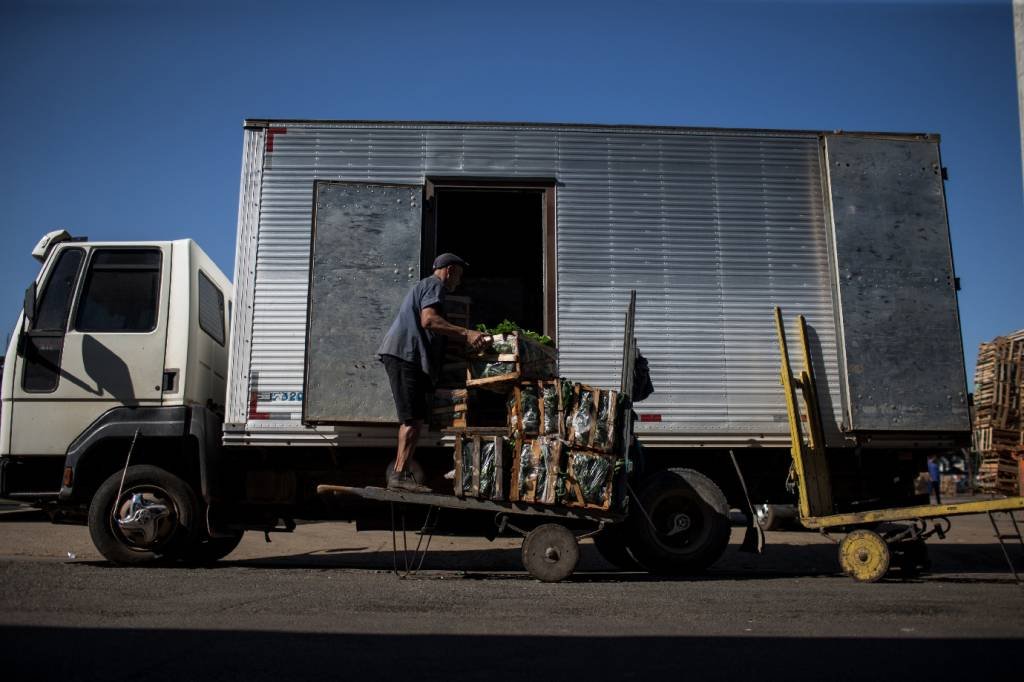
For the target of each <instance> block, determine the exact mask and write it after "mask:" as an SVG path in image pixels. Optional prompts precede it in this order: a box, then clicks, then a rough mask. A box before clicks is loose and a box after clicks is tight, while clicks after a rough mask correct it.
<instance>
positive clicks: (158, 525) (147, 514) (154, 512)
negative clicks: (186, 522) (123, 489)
mask: <svg viewBox="0 0 1024 682" xmlns="http://www.w3.org/2000/svg"><path fill="white" fill-rule="evenodd" d="M161 492H163V491H156V490H150V491H145V492H135V491H129V492H127V493H126V494H125V495H123V496H122V497H121V499H120V501H119V504H118V505H117V507H115V514H114V522H115V523H116V525H117V528H118V530H120V531H121V534H122V535H123V536H124V537H125V539H126V540H128V542H130V543H131V544H133V545H136V546H139V547H151V546H153V545H155V544H158V543H160V542H162V541H163V540H166V539H167V537H168V536H169V535H170V534H171V532H172V531H173V530H174V519H173V518H172V517H173V516H174V511H173V506H172V505H171V503H170V502H169V501H168V500H167V499H166V498H164V497H163V496H162V495H161V494H160V493H161Z"/></svg>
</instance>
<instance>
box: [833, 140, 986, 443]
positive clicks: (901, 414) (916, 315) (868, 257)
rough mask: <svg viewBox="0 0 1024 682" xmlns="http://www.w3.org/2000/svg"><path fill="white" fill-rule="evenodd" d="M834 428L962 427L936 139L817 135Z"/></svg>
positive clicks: (960, 370) (961, 382)
mask: <svg viewBox="0 0 1024 682" xmlns="http://www.w3.org/2000/svg"><path fill="white" fill-rule="evenodd" d="M825 145H826V158H827V162H828V183H829V190H830V193H831V197H830V198H831V212H832V226H831V227H832V234H831V235H830V237H831V242H832V249H833V253H832V257H833V281H834V285H835V291H836V298H837V309H838V315H839V318H840V319H839V320H838V321H837V322H838V325H837V326H838V328H839V330H840V332H841V334H840V343H841V348H840V352H841V354H842V357H843V359H844V361H845V372H843V376H844V380H843V393H844V400H845V403H846V405H845V407H846V414H845V419H844V421H845V422H846V423H845V424H844V427H845V428H846V429H848V430H852V431H876V432H879V431H890V432H891V431H941V432H964V431H967V430H969V429H970V424H969V421H968V416H967V386H966V376H965V373H964V360H963V357H964V356H963V347H962V342H961V337H960V315H959V311H958V308H957V299H956V285H955V281H954V276H953V256H952V251H951V248H950V243H949V226H948V223H947V218H946V199H945V194H944V189H943V184H942V182H943V179H942V167H941V161H940V158H939V148H938V143H937V142H936V141H935V140H928V139H920V140H892V139H884V140H883V139H877V138H870V137H857V136H852V135H829V136H827V137H826V141H825Z"/></svg>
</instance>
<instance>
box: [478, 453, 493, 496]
mask: <svg viewBox="0 0 1024 682" xmlns="http://www.w3.org/2000/svg"><path fill="white" fill-rule="evenodd" d="M495 474H496V471H495V455H494V441H493V440H487V441H483V442H482V443H481V444H480V495H479V497H483V498H491V497H494V477H495Z"/></svg>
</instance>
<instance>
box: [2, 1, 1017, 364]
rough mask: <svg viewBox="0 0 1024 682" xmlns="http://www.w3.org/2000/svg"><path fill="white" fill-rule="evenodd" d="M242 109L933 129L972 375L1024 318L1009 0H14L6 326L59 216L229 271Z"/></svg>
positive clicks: (96, 235)
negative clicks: (188, 249) (982, 352)
mask: <svg viewBox="0 0 1024 682" xmlns="http://www.w3.org/2000/svg"><path fill="white" fill-rule="evenodd" d="M168 5H173V6H174V7H168ZM247 117H249V118H258V117H278V118H331V119H348V118H352V119H428V120H436V119H445V120H509V121H552V122H587V123H637V124H666V125H682V126H717V127H754V128H799V129H821V130H832V129H844V130H879V131H906V132H938V133H941V134H942V136H943V143H942V152H943V161H944V163H945V165H946V166H947V167H948V168H949V170H950V179H949V182H948V183H947V192H948V204H949V214H950V225H951V229H952V239H953V248H954V257H955V261H956V267H957V274H958V275H959V276H960V277H961V279H962V281H963V291H962V292H961V297H960V309H961V315H962V319H963V332H964V343H965V346H966V355H967V359H968V366H969V369H968V375H969V376H971V375H972V374H973V365H974V358H975V352H976V349H977V346H978V343H979V342H981V341H983V340H987V339H989V338H991V337H993V336H996V335H998V334H1003V333H1007V332H1009V331H1012V330H1014V329H1018V328H1021V327H1024V302H1022V298H1021V272H1022V270H1024V268H1022V264H1024V227H1022V225H1024V223H1022V218H1024V214H1022V182H1021V168H1020V166H1021V158H1020V142H1019V136H1018V123H1017V92H1016V78H1015V67H1014V49H1013V22H1012V8H1011V5H1010V0H999V1H996V0H989V1H977V2H969V3H963V2H961V3H954V2H923V1H911V2H901V3H892V2H876V1H867V2H858V3H838V2H794V3H778V2H752V3H741V2H731V1H726V2H714V3H685V2H641V1H631V2H625V1H623V0H619V1H617V2H608V3H604V2H599V1H588V2H579V3H568V2H566V3H561V2H555V1H552V0H548V1H547V2H536V3H534V2H530V1H525V2H505V3H488V2H480V1H479V0H477V1H474V2H408V3H405V2H352V3H345V2H326V1H324V2H320V3H306V2H281V3H261V2H256V1H254V2H246V3H227V2H215V1H214V0H208V1H207V2H199V3H191V2H149V1H146V0H138V1H136V2H86V1H84V0H80V1H72V0H65V1H61V2H28V3H19V2H17V1H14V2H12V0H6V1H5V2H4V3H3V4H2V6H0V131H2V133H0V134H2V140H3V142H2V147H0V149H2V153H0V187H2V189H3V192H2V197H3V211H2V212H0V231H2V234H3V237H4V242H3V243H4V248H3V250H2V255H0V258H2V260H0V283H2V289H0V323H2V324H3V326H5V327H9V326H11V325H13V321H14V318H15V315H16V312H17V310H18V309H19V308H20V305H21V297H22V292H23V291H24V288H25V286H26V285H27V284H28V283H29V282H30V280H31V279H32V277H33V276H34V273H35V271H36V267H37V264H36V262H35V261H34V260H32V258H31V257H30V255H29V253H30V251H31V248H32V246H33V245H34V244H35V242H36V240H37V239H38V238H39V237H40V236H41V235H42V234H43V233H44V232H46V231H48V230H52V229H55V228H58V227H64V228H67V229H68V230H69V231H71V232H72V233H73V234H76V235H88V236H89V237H90V238H92V239H177V238H181V237H194V238H196V239H197V240H198V241H199V243H200V244H201V245H202V247H203V248H204V249H205V250H206V251H207V252H208V253H209V254H210V255H211V256H212V257H213V258H214V259H215V260H216V261H217V263H218V264H219V265H220V266H221V268H222V269H223V270H224V271H225V272H226V273H228V275H229V276H230V275H231V274H232V270H233V268H232V261H233V258H234V247H235V244H234V238H235V222H236V213H237V207H238V180H239V171H240V161H241V147H242V145H241V143H242V126H241V123H242V120H243V119H244V118H247ZM921 332H922V334H926V333H928V330H926V329H922V330H921Z"/></svg>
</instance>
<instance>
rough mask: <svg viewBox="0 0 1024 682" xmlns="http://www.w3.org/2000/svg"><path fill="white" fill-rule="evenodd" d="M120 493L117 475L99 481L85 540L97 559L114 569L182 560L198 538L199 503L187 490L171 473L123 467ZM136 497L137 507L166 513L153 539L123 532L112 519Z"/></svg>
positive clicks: (154, 524)
mask: <svg viewBox="0 0 1024 682" xmlns="http://www.w3.org/2000/svg"><path fill="white" fill-rule="evenodd" d="M120 488H121V472H120V471H118V472H117V473H115V474H113V475H112V476H111V477H110V478H108V479H107V480H106V481H104V482H103V485H101V486H100V487H99V489H98V490H97V491H96V494H95V495H93V498H92V502H91V503H90V505H89V535H90V536H92V542H93V544H94V545H96V549H98V550H99V552H100V554H102V555H103V556H104V557H106V558H107V559H109V560H110V561H112V562H114V563H115V564H125V565H140V564H152V563H157V562H160V561H171V560H174V559H178V558H180V557H181V556H183V555H184V553H185V552H187V551H188V550H189V548H191V547H193V546H194V545H195V543H196V541H197V539H198V537H199V517H200V515H199V502H198V500H197V498H196V495H195V493H194V492H193V491H192V488H191V487H190V486H189V485H188V484H187V483H185V481H183V480H181V479H180V478H178V477H177V476H175V475H174V474H172V473H170V472H169V471H166V470H164V469H161V468H159V467H155V466H150V465H146V464H144V465H136V466H131V467H128V471H127V472H126V473H125V475H124V486H123V490H122V491H121V495H120V498H118V490H119V489H120ZM135 495H139V496H140V503H141V505H142V506H147V505H148V509H149V510H154V509H156V510H157V511H156V512H155V513H156V514H165V515H164V516H162V518H159V519H158V520H156V521H154V522H152V523H151V524H149V526H150V527H151V528H152V530H153V533H152V537H148V536H147V534H146V533H145V532H144V531H139V530H136V531H130V530H125V529H123V527H122V526H121V525H120V524H119V523H118V520H117V519H115V516H114V515H115V507H116V508H117V510H119V511H118V513H119V515H120V517H121V519H124V518H125V517H126V515H127V512H128V511H129V509H130V507H131V505H132V500H133V497H134V496H135Z"/></svg>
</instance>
